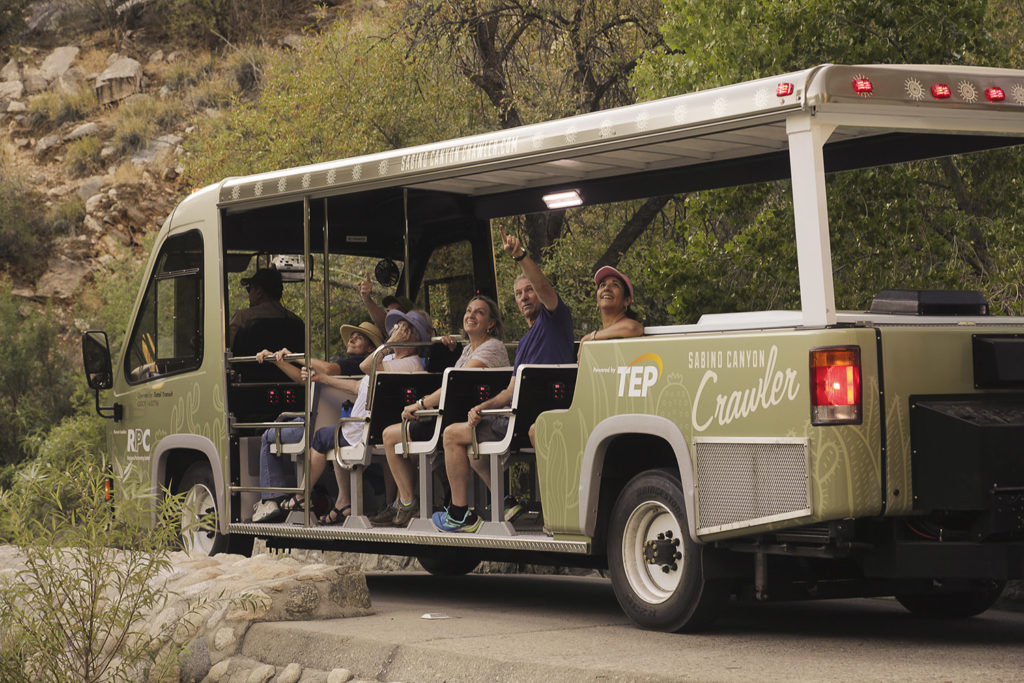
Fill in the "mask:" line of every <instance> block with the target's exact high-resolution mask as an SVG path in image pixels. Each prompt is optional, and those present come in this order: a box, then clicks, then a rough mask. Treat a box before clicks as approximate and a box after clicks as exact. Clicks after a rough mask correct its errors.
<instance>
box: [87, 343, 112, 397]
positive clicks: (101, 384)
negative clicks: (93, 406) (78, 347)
mask: <svg viewBox="0 0 1024 683" xmlns="http://www.w3.org/2000/svg"><path fill="white" fill-rule="evenodd" d="M82 364H83V365H84V366H85V378H86V380H87V381H88V382H89V388H90V389H92V390H94V391H102V390H103V389H110V388H111V387H112V386H114V372H113V370H112V369H111V366H110V345H109V344H108V343H107V333H106V332H101V331H99V330H89V331H88V332H85V333H83V334H82Z"/></svg>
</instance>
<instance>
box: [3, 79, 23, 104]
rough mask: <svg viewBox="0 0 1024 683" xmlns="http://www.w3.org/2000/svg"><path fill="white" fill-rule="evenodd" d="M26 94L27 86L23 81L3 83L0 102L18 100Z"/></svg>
mask: <svg viewBox="0 0 1024 683" xmlns="http://www.w3.org/2000/svg"><path fill="white" fill-rule="evenodd" d="M24 94H25V84H24V83H22V82H21V81H3V82H2V83H0V100H18V99H21V96H22V95H24Z"/></svg>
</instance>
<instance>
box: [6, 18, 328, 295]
mask: <svg viewBox="0 0 1024 683" xmlns="http://www.w3.org/2000/svg"><path fill="white" fill-rule="evenodd" d="M58 4H59V3H58ZM292 4H293V5H294V6H295V7H296V9H295V10H294V15H293V16H287V17H282V19H281V21H280V22H279V23H278V24H277V25H276V26H275V28H274V30H273V31H272V32H269V33H268V34H266V35H264V36H263V41H262V44H261V45H259V46H256V47H255V48H252V49H254V50H259V51H260V52H259V54H260V55H262V56H263V57H266V56H268V55H270V54H271V53H272V52H273V51H274V50H279V49H294V48H297V47H298V46H299V45H301V42H302V41H303V37H302V33H303V32H304V31H308V30H311V29H315V28H316V27H317V26H323V24H324V23H325V21H329V20H330V14H329V11H328V10H324V9H313V10H311V9H310V8H311V6H312V3H305V2H295V3H292ZM54 5H55V3H36V8H35V10H36V11H35V13H34V15H33V17H34V19H33V21H32V23H31V25H30V29H32V30H31V31H30V33H27V34H26V36H25V41H26V42H25V43H24V44H23V45H22V46H21V47H18V48H16V49H15V50H14V51H13V56H12V57H11V58H10V59H8V60H6V63H4V64H3V66H2V69H0V124H2V130H3V131H5V132H6V135H4V136H3V145H4V148H5V149H4V150H3V152H2V156H0V159H2V160H3V164H4V166H5V173H7V174H16V175H17V176H18V177H20V178H22V179H23V180H24V181H25V182H26V185H27V186H28V187H30V188H32V189H33V190H34V191H35V192H37V193H38V194H39V195H40V196H42V197H43V198H44V200H43V201H44V204H45V206H41V207H35V208H37V209H38V210H39V211H40V212H43V211H51V210H53V209H54V208H55V207H60V206H71V207H73V208H72V209H70V210H69V212H70V213H71V214H72V215H73V216H74V220H73V221H72V225H71V226H70V228H69V229H66V230H64V231H63V234H59V235H56V236H54V237H53V239H52V242H51V243H50V245H49V247H50V248H49V249H48V251H47V254H46V259H45V264H43V265H42V267H40V268H36V269H35V271H36V272H34V273H31V274H26V273H25V270H24V269H19V268H17V267H12V264H10V263H5V264H0V269H3V271H5V275H6V277H7V278H8V279H9V280H10V281H11V282H12V285H13V292H14V293H15V294H16V295H18V296H20V297H23V298H24V299H28V300H32V301H36V302H39V303H50V304H56V306H57V308H58V309H67V308H68V307H69V306H70V304H71V303H72V302H74V301H75V300H77V299H78V298H80V295H81V294H82V292H83V291H84V290H85V289H86V288H88V286H89V283H90V282H91V280H92V278H91V275H92V274H94V273H96V272H97V271H98V270H100V269H103V268H105V267H106V266H107V264H109V263H110V262H111V261H112V260H118V261H123V260H126V259H131V260H134V261H136V262H141V261H143V260H144V259H145V257H146V254H145V253H144V251H145V250H144V249H143V248H142V247H141V245H142V238H143V236H144V234H145V233H146V232H150V231H154V230H157V229H158V228H159V227H160V225H161V224H162V223H163V221H164V219H165V218H166V217H167V215H168V214H169V212H170V211H171V210H172V209H173V207H174V206H175V204H176V203H177V202H178V201H179V200H180V198H181V197H182V196H183V195H184V194H185V193H186V192H188V191H189V189H190V188H187V187H185V186H184V185H183V182H182V178H181V175H182V172H183V165H184V155H185V148H184V146H183V143H185V141H186V140H187V138H188V137H189V135H190V134H192V133H193V132H194V131H195V130H196V128H197V126H198V125H201V123H202V121H204V120H206V119H209V118H211V117H217V116H220V115H222V113H223V111H224V108H225V107H227V106H230V103H231V102H232V101H234V98H236V97H239V96H243V97H244V96H252V94H253V93H254V92H255V91H256V90H257V89H258V82H257V81H258V78H254V74H253V69H252V68H248V69H246V68H244V67H245V66H246V62H245V60H242V59H235V60H234V65H232V62H231V55H232V53H235V54H237V53H239V52H240V51H241V50H242V49H246V46H234V45H232V46H225V47H224V49H223V51H221V52H219V53H217V52H213V53H211V52H209V51H199V50H189V49H187V48H184V47H181V46H176V45H168V44H162V43H160V42H157V41H156V40H150V39H149V38H148V36H147V32H146V31H145V30H138V31H133V32H127V33H125V34H122V35H120V36H118V37H117V38H116V39H115V38H114V37H113V36H112V32H110V31H105V30H101V31H97V32H96V33H94V34H88V33H86V34H82V35H80V36H79V38H77V39H76V40H75V42H73V43H68V42H59V41H61V38H62V37H64V36H66V35H67V31H66V30H63V29H62V28H61V26H60V23H59V21H57V20H56V19H57V18H55V17H54V16H53V14H52V12H51V13H46V12H42V11H41V10H43V9H48V8H51V7H52V6H54ZM64 40H66V38H64ZM248 60H249V64H250V66H251V62H252V60H251V58H248ZM239 65H241V67H240V66H239ZM232 69H234V71H232ZM244 72H247V75H246V73H244ZM246 89H248V90H246ZM83 207H84V209H83ZM83 211H84V213H83ZM40 273H41V274H40Z"/></svg>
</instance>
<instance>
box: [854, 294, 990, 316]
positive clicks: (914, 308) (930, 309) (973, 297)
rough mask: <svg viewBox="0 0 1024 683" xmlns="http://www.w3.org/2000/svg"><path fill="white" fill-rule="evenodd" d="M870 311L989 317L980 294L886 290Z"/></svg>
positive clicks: (875, 300)
mask: <svg viewBox="0 0 1024 683" xmlns="http://www.w3.org/2000/svg"><path fill="white" fill-rule="evenodd" d="M871 312H872V313H896V314H900V315H988V301H986V300H985V297H984V296H982V294H981V292H969V291H955V290H945V289H883V290H882V291H881V292H879V293H878V294H877V295H875V298H874V299H873V300H872V301H871Z"/></svg>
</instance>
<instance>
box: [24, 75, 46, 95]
mask: <svg viewBox="0 0 1024 683" xmlns="http://www.w3.org/2000/svg"><path fill="white" fill-rule="evenodd" d="M21 81H22V83H24V84H25V92H26V93H28V94H29V95H35V94H36V93H41V92H43V91H44V90H46V89H47V88H48V87H50V82H49V81H47V80H46V79H45V78H43V75H42V74H41V73H39V70H38V69H25V73H24V74H23V75H22V78H21Z"/></svg>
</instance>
